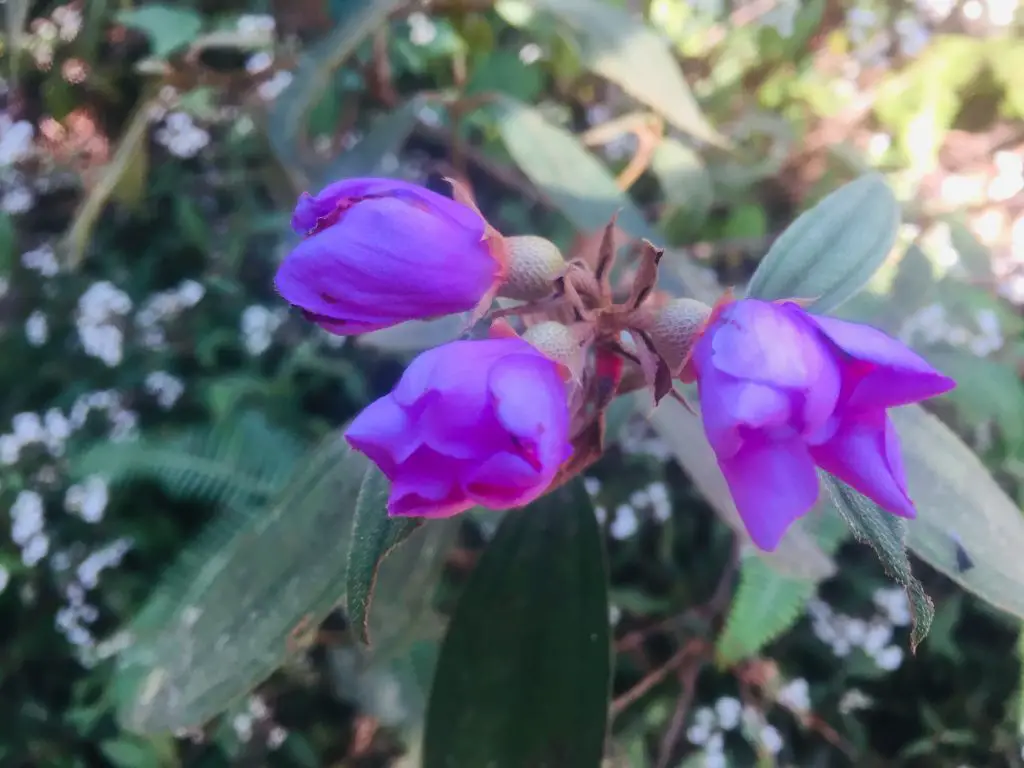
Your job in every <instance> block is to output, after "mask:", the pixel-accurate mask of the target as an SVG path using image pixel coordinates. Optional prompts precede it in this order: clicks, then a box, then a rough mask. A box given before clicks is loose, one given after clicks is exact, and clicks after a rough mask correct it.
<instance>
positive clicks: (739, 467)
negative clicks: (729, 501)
mask: <svg viewBox="0 0 1024 768" xmlns="http://www.w3.org/2000/svg"><path fill="white" fill-rule="evenodd" d="M718 464H719V466H720V467H721V468H722V474H723V475H725V480H726V482H727V483H728V484H729V491H730V492H731V493H732V498H733V501H734V502H735V503H736V509H737V511H738V512H739V513H740V517H741V518H742V519H743V522H744V524H745V525H746V527H747V531H748V532H749V533H750V538H751V539H753V541H754V543H755V544H756V545H757V546H758V547H760V548H761V549H763V550H767V551H769V552H771V551H773V550H774V549H775V548H776V547H778V545H779V542H780V541H781V540H782V536H783V535H784V534H785V533H786V530H787V529H788V528H789V526H790V525H792V524H793V521H795V520H797V519H798V518H800V517H802V516H803V515H805V514H807V513H808V512H809V511H810V510H811V508H812V507H814V505H815V503H816V502H817V500H818V492H819V489H820V488H819V484H818V474H817V472H816V471H815V469H814V462H813V461H812V460H811V456H810V454H809V453H808V451H807V447H806V446H805V445H804V444H803V443H802V442H800V440H798V439H795V438H794V439H792V440H787V441H784V442H783V441H780V442H767V441H748V442H747V443H745V444H744V445H743V447H742V448H740V450H739V451H737V453H736V454H735V455H734V456H732V457H731V458H729V459H725V460H722V459H721V458H719V460H718Z"/></svg>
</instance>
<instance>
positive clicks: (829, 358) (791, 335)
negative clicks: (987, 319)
mask: <svg viewBox="0 0 1024 768" xmlns="http://www.w3.org/2000/svg"><path fill="white" fill-rule="evenodd" d="M693 365H694V370H695V371H696V374H697V382H698V386H699V388H700V404H701V413H702V416H703V420H704V429H705V432H706V434H707V437H708V441H709V442H710V443H711V446H712V448H714V451H715V454H716V456H717V457H718V464H719V466H720V467H721V469H722V473H723V474H724V475H725V479H726V481H727V482H728V484H729V490H730V491H731V493H732V496H733V500H734V501H735V502H736V508H737V510H738V511H739V513H740V516H741V517H742V518H743V521H744V523H745V524H746V527H747V530H748V531H749V533H750V536H751V538H752V539H753V540H754V543H755V544H757V545H758V546H759V547H761V548H762V549H766V550H774V549H775V548H776V547H777V546H778V544H779V541H780V540H781V539H782V536H783V534H784V533H785V532H786V529H787V528H789V526H790V525H791V524H792V523H793V521H794V520H796V519H797V518H799V517H801V516H803V515H804V514H806V513H807V512H809V511H810V510H811V508H812V507H813V506H814V504H815V503H816V501H817V499H818V493H819V484H818V477H817V474H816V472H815V467H816V466H817V467H820V468H821V469H823V470H825V471H827V472H829V473H831V474H832V475H834V476H835V477H837V478H839V479H840V480H842V481H843V482H845V483H847V484H848V485H850V486H852V487H853V488H855V489H856V490H858V491H860V492H861V493H862V494H864V495H865V496H867V497H868V498H869V499H871V500H872V501H874V502H875V503H877V504H878V505H879V506H880V507H882V508H883V509H885V510H886V511H888V512H891V513H892V514H894V515H899V516H901V517H908V518H912V517H914V515H915V510H914V503H913V501H911V499H910V497H909V495H908V494H907V480H906V476H905V474H904V471H903V461H902V457H901V455H900V445H899V437H898V436H897V434H896V430H895V428H894V427H893V424H892V422H891V421H890V419H889V417H888V415H887V414H886V409H887V408H891V407H894V406H899V405H906V404H908V403H914V402H917V401H919V400H924V399H926V398H929V397H934V396H935V395H940V394H942V393H944V392H948V391H949V390H951V389H952V388H953V387H955V386H956V383H955V382H954V381H953V380H952V379H949V378H948V377H946V376H943V375H942V374H940V373H939V372H937V371H936V370H935V369H933V368H932V367H931V366H930V365H928V363H926V362H925V361H924V360H923V359H921V358H920V357H919V356H918V355H916V354H915V353H914V352H912V351H910V350H909V349H907V348H906V347H905V346H904V345H903V344H901V343H900V342H898V341H896V340H895V339H893V338H890V337H889V336H887V335H886V334H884V333H882V332H881V331H879V330H876V329H875V328H871V327H870V326H866V325H860V324H857V323H850V322H846V321H844V320H836V319H835V318H831V317H821V316H817V315H811V314H809V313H808V312H806V311H804V310H803V309H802V308H801V307H799V306H798V305H797V304H795V303H791V302H785V303H778V304H776V303H769V302H765V301H757V300H754V299H744V300H741V301H736V302H734V303H731V304H726V305H725V306H724V307H721V308H720V309H716V313H715V314H714V315H713V319H712V321H711V323H710V324H709V326H708V327H707V329H706V330H705V331H704V333H703V335H702V336H701V338H700V340H699V341H698V342H697V345H696V348H695V350H694V356H693Z"/></svg>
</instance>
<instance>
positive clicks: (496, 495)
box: [345, 337, 572, 517]
mask: <svg viewBox="0 0 1024 768" xmlns="http://www.w3.org/2000/svg"><path fill="white" fill-rule="evenodd" d="M345 437H346V439H347V440H348V441H349V443H350V444H351V445H352V447H354V448H355V449H356V450H358V451H361V452H362V453H364V454H366V455H367V456H369V457H370V459H371V460H372V461H373V462H374V463H375V464H376V465H377V466H378V467H380V469H381V471H382V472H383V473H384V474H385V475H387V476H388V478H389V479H390V480H391V496H390V497H389V499H388V513H389V514H391V515H398V516H407V517H449V516H451V515H455V514H458V513H460V512H464V511H466V510H467V509H469V508H471V507H473V506H476V505H478V504H479V505H482V506H484V507H489V508H491V509H509V508H513V507H519V506H522V505H524V504H527V503H529V502H531V501H533V500H534V499H536V498H537V497H538V496H540V495H541V494H543V493H544V491H545V490H547V488H548V486H549V485H550V484H551V482H552V480H553V479H554V477H555V475H556V473H557V472H558V469H559V467H560V466H561V465H562V463H563V462H564V461H565V460H566V459H567V458H569V455H570V454H571V453H572V448H571V446H570V444H569V406H568V402H567V399H566V385H565V382H564V381H563V378H562V374H561V371H560V367H559V365H558V364H557V363H556V362H554V361H553V360H551V359H549V358H547V357H545V356H544V355H543V354H542V353H541V352H539V351H538V350H537V349H536V348H534V347H533V346H531V345H530V344H529V343H527V342H526V341H523V340H522V339H520V338H518V337H511V338H499V339H487V340H480V341H454V342H451V343H449V344H445V345H444V346H441V347H436V348H434V349H430V350H428V351H426V352H424V353H422V354H421V355H420V356H419V357H417V358H416V359H415V360H413V362H412V364H411V365H410V366H409V367H408V368H407V369H406V371H405V373H404V374H403V375H402V378H401V380H400V381H399V382H398V385H397V386H396V387H395V388H394V390H393V391H392V392H391V393H390V394H388V395H385V396H384V397H382V398H380V399H379V400H377V401H375V402H373V403H371V404H370V405H369V406H368V407H367V408H366V409H365V410H364V411H363V412H362V413H360V414H359V415H358V416H357V417H356V419H355V420H354V421H353V422H352V424H351V425H350V426H349V428H348V431H347V432H346V433H345Z"/></svg>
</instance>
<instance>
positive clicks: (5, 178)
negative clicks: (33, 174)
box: [0, 84, 36, 215]
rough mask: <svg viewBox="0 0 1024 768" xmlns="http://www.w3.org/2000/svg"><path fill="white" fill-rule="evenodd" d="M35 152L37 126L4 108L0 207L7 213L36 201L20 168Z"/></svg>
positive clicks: (0, 116) (1, 115) (0, 114)
mask: <svg viewBox="0 0 1024 768" xmlns="http://www.w3.org/2000/svg"><path fill="white" fill-rule="evenodd" d="M2 90H4V91H6V90H7V86H6V84H3V86H2ZM34 154H35V126H33V125H32V123H30V122H29V121H28V120H18V121H15V120H14V119H12V118H11V116H10V115H9V114H7V113H6V112H0V209H2V210H3V211H4V212H5V213H9V214H12V215H17V214H19V213H25V212H26V211H28V210H30V209H31V208H32V206H33V205H34V204H35V200H36V197H35V191H34V190H33V189H32V186H31V185H30V184H29V182H28V181H27V180H26V178H25V176H24V175H23V174H22V173H21V172H20V171H19V170H18V168H17V166H18V164H19V163H22V162H24V161H25V160H28V159H29V158H31V157H32V156H33V155H34Z"/></svg>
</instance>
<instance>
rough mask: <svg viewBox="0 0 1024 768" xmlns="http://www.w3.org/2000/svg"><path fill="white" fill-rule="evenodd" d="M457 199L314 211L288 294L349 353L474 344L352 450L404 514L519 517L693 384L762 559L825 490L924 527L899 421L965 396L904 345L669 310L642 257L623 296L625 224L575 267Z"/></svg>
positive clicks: (446, 350)
mask: <svg viewBox="0 0 1024 768" xmlns="http://www.w3.org/2000/svg"><path fill="white" fill-rule="evenodd" d="M453 187H454V199H449V198H447V197H443V196H441V195H439V194H437V193H434V192H432V191H430V190H427V189H424V188H422V187H418V186H416V185H413V184H409V183H406V182H401V181H395V180H387V179H374V178H369V179H351V180H346V181H341V182H337V183H334V184H331V185H329V186H328V187H326V188H325V189H324V190H323V191H321V192H320V193H319V194H317V195H315V196H313V195H309V194H305V195H303V196H302V197H301V198H300V200H299V202H298V205H297V206H296V208H295V211H294V215H293V217H292V226H293V228H294V229H295V231H296V232H297V233H298V234H300V235H302V236H303V239H302V240H301V242H300V243H299V244H298V246H297V247H296V248H295V249H294V250H293V251H292V252H291V253H290V254H289V256H288V257H287V258H286V259H285V260H284V262H283V263H282V264H281V266H280V268H279V270H278V273H277V277H276V285H277V289H278V291H279V293H280V294H281V295H282V296H283V297H284V298H285V299H286V300H287V301H288V302H289V303H290V304H292V305H294V306H296V307H298V308H299V309H301V310H302V312H303V314H304V315H305V316H306V317H307V318H308V319H309V320H311V321H313V322H314V323H316V324H317V325H319V326H320V327H321V328H323V329H324V330H326V331H328V332H329V333H332V334H337V335H341V336H349V335H356V334H361V333H366V332H369V331H374V330H378V329H382V328H387V327H390V326H394V325H397V324H400V323H403V322H406V321H412V320H425V319H431V318H437V317H442V316H445V315H451V314H460V313H466V314H467V315H468V317H467V318H466V326H465V327H466V329H467V334H466V336H465V337H464V338H462V339H459V340H457V341H453V342H450V343H448V344H445V345H443V346H440V347H437V348H434V349H430V350H427V351H426V352H424V353H422V354H421V355H420V356H419V357H418V358H417V359H415V360H414V361H413V362H412V364H411V365H410V366H409V367H408V369H407V370H406V371H405V374H404V375H403V376H402V378H401V380H400V381H399V383H398V385H397V386H396V387H395V389H394V391H392V392H391V393H390V394H388V395H385V396H384V397H382V398H380V399H379V400H377V401H376V402H374V403H372V404H371V405H370V406H369V407H367V408H366V410H364V411H363V412H362V413H361V414H360V415H359V416H357V417H356V419H355V420H354V421H353V422H352V424H351V425H350V427H349V428H348V431H347V433H346V436H347V438H348V440H349V442H350V443H351V445H352V446H353V447H355V448H356V449H357V450H359V451H361V452H362V453H364V454H366V455H367V456H368V457H369V458H370V459H371V460H372V461H373V462H374V463H375V464H377V466H378V467H379V468H380V469H381V470H382V471H383V472H384V474H385V475H387V477H388V478H389V479H390V480H391V483H392V488H391V496H390V499H389V502H388V510H389V513H390V514H392V515H405V516H414V517H445V516H449V515H453V514H457V513H460V512H463V511H466V510H467V509H470V508H471V507H474V506H477V505H480V506H483V507H487V508H491V509H506V508H513V507H518V506H521V505H524V504H526V503H528V502H530V501H532V500H533V499H536V498H538V497H539V496H540V495H542V494H543V493H545V492H546V491H547V490H549V489H550V488H552V487H554V486H555V485H558V484H559V483H561V482H564V481H565V480H567V479H569V478H571V477H573V476H575V475H577V474H579V473H580V472H581V471H583V470H584V469H586V467H588V466H589V465H590V464H591V463H592V462H593V461H594V460H596V458H597V457H598V456H600V454H601V451H602V447H603V446H602V443H603V424H604V422H603V417H604V411H605V409H606V408H607V406H608V404H609V403H610V402H611V401H612V400H613V399H614V398H615V397H616V396H619V395H623V394H626V393H629V392H633V391H637V390H641V389H648V390H649V391H651V392H652V393H653V396H654V402H655V404H657V403H658V401H660V400H661V399H662V398H664V397H666V396H671V397H675V398H677V399H680V400H683V398H682V395H680V394H679V393H678V391H677V390H676V389H675V382H676V381H683V382H696V384H697V387H698V391H699V397H700V407H701V415H702V417H703V422H704V428H705V432H706V434H707V437H708V440H709V442H710V444H711V446H712V448H713V449H714V451H715V454H716V456H717V459H718V463H719V466H720V467H721V470H722V473H723V475H724V476H725V479H726V481H727V483H728V485H729V489H730V491H731V493H732V496H733V499H734V500H735V502H736V507H737V509H738V510H739V513H740V516H741V517H742V518H743V521H744V522H745V524H746V527H747V529H748V531H749V533H750V536H751V538H752V539H753V541H754V542H755V543H756V544H757V545H758V546H759V547H761V548H763V549H767V550H771V549H774V548H775V547H776V546H777V545H778V543H779V541H780V540H781V538H782V536H783V534H784V533H785V531H786V530H787V529H788V527H789V526H790V524H791V523H792V522H793V521H794V520H796V519H797V518H799V517H801V516H802V515H804V514H806V513H807V512H808V511H810V509H811V508H812V507H813V506H814V505H815V504H816V502H817V500H818V496H819V492H820V480H819V470H824V471H825V472H828V473H830V474H832V475H834V476H835V477H837V478H839V479H840V480H842V481H844V482H846V483H847V484H849V485H850V486H852V487H853V488H855V489H856V490H858V491H859V492H861V493H862V494H864V495H865V496H867V497H868V498H870V499H872V500H873V501H875V502H876V503H877V504H878V505H879V506H881V507H882V508H883V509H886V510H887V511H889V512H891V513H892V514H895V515H899V516H903V517H913V515H914V514H915V511H914V505H913V502H912V500H911V499H910V497H909V495H908V492H907V483H906V477H905V475H904V470H903V466H902V460H901V456H900V448H899V439H898V436H897V435H896V432H895V429H894V427H893V425H892V423H891V421H890V420H889V417H888V415H887V409H889V408H892V407H895V406H900V405H905V404H908V403H914V402H917V401H920V400H923V399H926V398H929V397H933V396H935V395H938V394H942V393H944V392H946V391H948V390H949V389H951V388H952V387H953V386H954V383H953V382H952V381H951V380H950V379H948V378H947V377H945V376H943V375H942V374H940V373H938V372H937V371H935V370H934V369H932V368H931V367H930V366H929V365H928V364H927V363H926V362H925V361H924V360H923V359H921V358H920V357H918V356H917V355H916V354H915V353H913V352H911V351H910V350H909V349H908V348H907V347H905V346H904V345H903V344H901V343H900V342H898V341H896V340H895V339H892V338H890V337H889V336H887V335H885V334H884V333H882V332H881V331H878V330H876V329H874V328H871V327H868V326H864V325H858V324H855V323H849V322H845V321H841V320H837V319H834V318H829V317H822V316H818V315H813V314H811V313H809V312H807V311H806V310H805V309H804V308H803V306H801V304H800V303H799V302H797V301H781V302H766V301H759V300H756V299H742V300H738V301H737V300H733V299H732V298H731V297H728V298H726V299H724V300H723V301H721V302H720V303H719V304H718V305H717V306H715V307H714V308H711V307H708V306H706V305H704V304H702V303H700V302H697V301H694V300H692V299H672V298H671V297H668V296H665V295H663V294H661V293H660V292H658V291H657V290H656V289H655V284H656V281H657V273H658V265H659V262H660V259H661V255H662V253H661V251H659V250H658V249H656V248H655V247H654V246H652V245H651V244H650V243H646V242H644V243H642V244H640V245H639V247H638V249H637V250H638V251H639V258H638V260H637V262H636V266H635V270H634V271H633V275H632V279H631V282H630V283H629V284H627V285H622V286H619V285H613V281H612V272H613V270H612V266H613V261H614V257H615V253H616V251H617V250H618V244H619V243H618V240H619V231H618V230H617V229H616V227H615V223H614V221H613V222H611V223H610V224H609V226H608V227H607V229H606V230H605V232H604V233H603V234H601V236H600V237H599V238H597V239H590V240H588V241H587V244H586V245H585V247H582V248H581V249H579V250H580V252H579V253H577V254H575V255H574V257H573V258H570V259H566V258H564V257H563V255H562V254H561V252H560V251H559V250H558V248H557V247H555V246H554V244H552V243H550V242H548V241H547V240H544V239H543V238H539V237H534V236H521V237H505V236H502V235H501V234H500V233H498V232H497V231H496V230H495V229H494V228H493V227H492V226H491V225H490V224H489V223H488V222H487V221H486V219H484V217H483V216H482V215H481V214H480V212H479V211H478V210H477V208H476V206H475V205H474V203H473V201H472V198H471V196H470V195H469V193H468V192H467V191H466V190H465V189H464V188H463V187H461V185H458V184H455V183H453ZM495 299H500V300H501V304H502V305H501V307H500V308H498V309H492V303H493V302H494V301H495ZM513 323H515V325H513ZM478 325H483V326H484V327H486V328H488V332H487V338H476V337H474V335H473V332H474V330H475V328H476V327H477V326H478ZM683 402H685V400H683Z"/></svg>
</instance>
